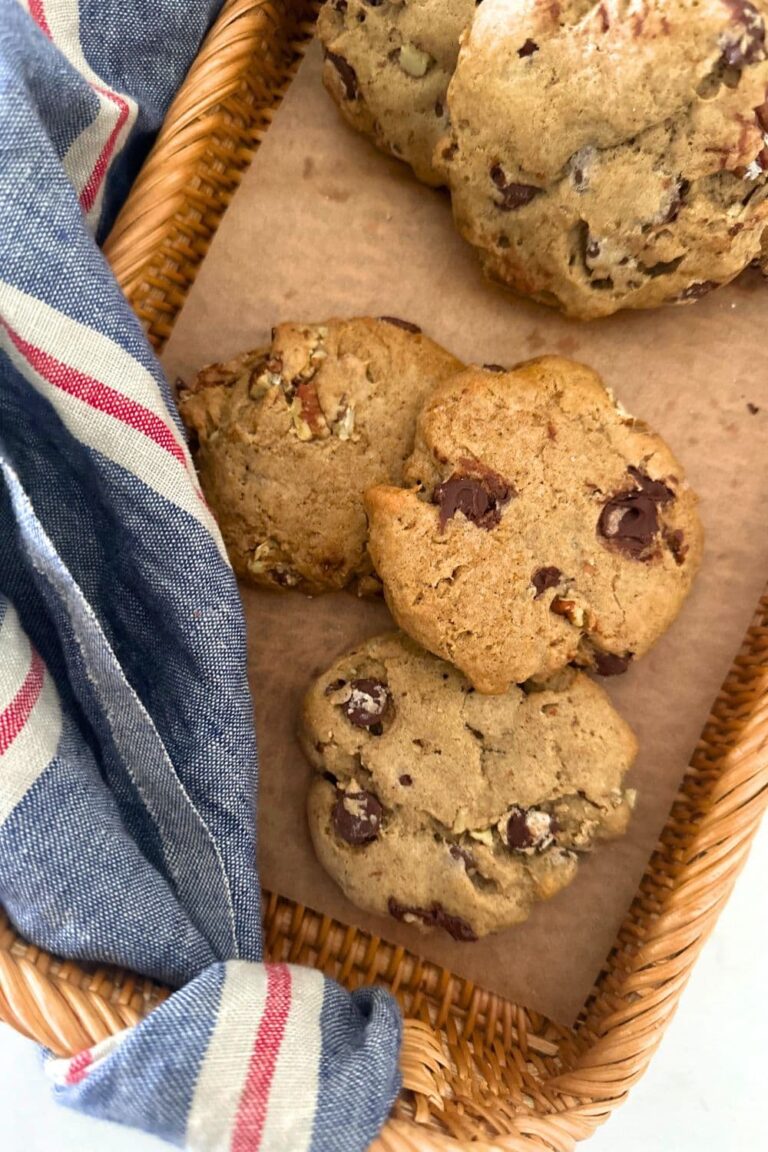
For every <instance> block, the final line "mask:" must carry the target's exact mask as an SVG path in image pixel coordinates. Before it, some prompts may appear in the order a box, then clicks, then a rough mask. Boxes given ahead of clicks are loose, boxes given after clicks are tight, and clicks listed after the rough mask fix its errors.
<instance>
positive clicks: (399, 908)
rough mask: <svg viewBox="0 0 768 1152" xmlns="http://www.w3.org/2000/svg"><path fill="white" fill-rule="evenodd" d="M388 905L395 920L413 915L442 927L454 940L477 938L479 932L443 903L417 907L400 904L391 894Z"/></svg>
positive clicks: (417, 918)
mask: <svg viewBox="0 0 768 1152" xmlns="http://www.w3.org/2000/svg"><path fill="white" fill-rule="evenodd" d="M387 907H388V908H389V914H390V916H394V918H395V920H405V919H406V917H410V916H413V917H415V919H416V920H421V922H422V924H424V925H426V926H427V927H428V928H442V929H443V931H445V932H447V933H448V935H449V936H452V937H453V938H454V940H461V941H463V942H464V943H467V942H471V941H472V940H477V934H476V933H475V930H474V928H473V927H472V925H471V924H468V923H467V921H466V920H462V918H461V917H460V916H451V915H449V913H447V912H446V911H445V909H444V908H443V906H442V904H438V903H437V902H436V901H435V903H433V904H430V906H429V908H416V907H409V906H408V905H407V904H400V903H398V901H397V900H395V898H394V896H390V898H389V901H388V903H387Z"/></svg>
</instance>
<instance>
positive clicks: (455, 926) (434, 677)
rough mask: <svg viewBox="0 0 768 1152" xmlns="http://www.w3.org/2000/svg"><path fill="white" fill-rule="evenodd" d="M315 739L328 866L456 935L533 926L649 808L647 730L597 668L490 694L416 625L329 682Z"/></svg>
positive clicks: (373, 899)
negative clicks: (438, 654) (542, 909)
mask: <svg viewBox="0 0 768 1152" xmlns="http://www.w3.org/2000/svg"><path fill="white" fill-rule="evenodd" d="M301 736H302V744H303V747H304V749H305V751H306V755H307V756H308V758H309V760H310V762H311V763H312V765H313V767H314V768H315V769H316V771H317V773H318V776H317V778H316V779H315V780H314V782H313V783H312V785H311V787H310V792H309V798H308V813H309V827H310V831H311V834H312V840H313V843H314V846H315V851H316V853H317V856H318V858H319V860H320V862H321V864H322V865H323V867H324V868H325V869H326V871H327V872H328V873H329V874H330V875H331V877H332V878H333V879H334V880H335V881H336V883H337V884H338V885H339V886H340V887H341V888H342V890H343V891H344V893H345V894H346V895H347V896H348V897H349V899H350V900H351V901H352V902H353V903H354V904H357V905H358V906H359V907H360V908H365V909H366V910H368V911H370V912H376V913H379V914H381V915H387V914H388V915H390V916H394V917H395V918H396V919H398V920H405V921H407V922H408V923H414V924H417V925H419V926H422V927H434V928H442V929H443V930H445V931H446V932H448V933H449V934H450V935H451V936H453V937H454V938H455V939H457V940H475V939H477V938H478V937H480V936H485V935H487V934H488V933H490V932H498V931H500V930H501V929H503V928H507V927H509V926H510V925H512V924H517V923H519V922H520V921H522V920H525V919H526V917H527V916H528V915H529V913H530V911H531V907H532V905H533V903H534V902H535V901H537V900H546V899H548V898H549V897H551V896H554V895H555V893H557V892H559V891H560V889H561V888H563V887H565V885H566V884H569V883H570V881H571V880H572V879H573V878H574V876H575V874H576V871H577V869H578V860H579V856H580V855H581V854H582V853H585V852H588V851H589V850H590V849H591V848H592V847H593V846H594V844H595V842H596V841H598V840H600V839H603V838H607V837H610V836H616V835H620V834H621V833H622V832H623V831H624V830H625V828H626V825H627V821H628V819H629V815H630V812H631V809H632V805H633V803H634V792H632V791H631V790H628V789H625V788H624V783H623V782H624V776H625V774H626V772H627V770H628V769H629V768H630V766H631V764H632V762H633V760H634V757H635V754H636V744H635V738H634V736H633V734H632V732H631V730H630V729H629V728H628V727H627V725H626V724H625V723H624V721H623V720H622V719H621V717H620V716H618V715H617V713H616V712H615V710H614V709H613V707H612V706H611V703H610V701H609V700H608V697H607V696H606V694H605V692H604V691H603V690H602V688H600V687H599V686H598V685H597V684H596V683H594V682H593V681H592V680H590V679H589V677H588V676H586V675H585V674H584V673H583V672H577V671H575V670H573V669H569V670H567V671H566V672H564V673H561V674H560V676H559V677H558V678H557V679H556V680H554V681H552V682H551V683H550V684H546V685H539V686H533V685H528V686H525V687H524V688H519V687H517V686H515V687H513V688H512V689H510V691H509V692H508V693H506V695H504V696H501V697H497V698H491V697H488V696H481V695H480V694H479V693H477V692H475V691H474V689H473V688H472V685H471V684H470V683H469V681H468V680H467V679H465V677H464V676H462V675H461V673H460V672H458V671H457V670H456V669H455V668H453V667H451V665H450V664H446V663H444V662H443V661H442V660H438V659H436V658H435V657H434V656H430V655H429V654H428V653H426V652H424V650H423V649H421V648H419V647H418V645H417V644H415V643H414V642H413V641H412V640H409V639H408V638H407V637H405V636H403V635H402V634H401V633H390V634H387V635H384V636H378V637H376V638H375V639H373V640H368V641H367V642H366V643H364V644H362V645H361V646H360V647H359V648H356V649H355V650H354V651H352V652H349V653H348V654H347V655H345V656H343V657H342V658H341V659H340V660H337V661H336V662H335V663H334V664H333V666H332V667H331V668H329V669H328V671H327V672H325V673H324V674H323V675H322V676H320V677H319V678H318V680H317V681H316V682H315V683H314V684H313V685H312V687H311V689H310V691H309V693H308V695H307V697H306V700H305V703H304V710H303V716H302V731H301Z"/></svg>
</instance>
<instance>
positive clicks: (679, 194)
mask: <svg viewBox="0 0 768 1152" xmlns="http://www.w3.org/2000/svg"><path fill="white" fill-rule="evenodd" d="M690 188H691V182H690V180H683V179H680V180H678V182H677V187H676V188H675V191H674V193H673V195H672V202H671V203H670V205H669V211H668V212H667V214H666V216H665V217H664V219H663V220H662V221H661V223H662V224H672V223H673V222H674V221H675V220H677V218H678V216H679V215H680V209H681V208H682V206H683V201H684V200H685V198H686V196H687V195H688V193H689V191H690Z"/></svg>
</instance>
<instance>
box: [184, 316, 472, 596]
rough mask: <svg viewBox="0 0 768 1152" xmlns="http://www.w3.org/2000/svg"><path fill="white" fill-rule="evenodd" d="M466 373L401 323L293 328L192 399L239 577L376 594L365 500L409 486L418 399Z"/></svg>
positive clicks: (206, 479)
mask: <svg viewBox="0 0 768 1152" xmlns="http://www.w3.org/2000/svg"><path fill="white" fill-rule="evenodd" d="M462 367H463V365H462V364H461V363H460V362H459V361H458V360H456V359H455V358H454V357H453V356H451V355H450V354H449V353H448V352H446V351H445V350H444V349H443V348H441V347H439V345H437V344H435V343H434V342H433V341H431V340H429V339H428V338H427V337H426V336H424V335H423V334H422V333H421V331H420V329H418V328H417V327H416V326H415V325H413V324H410V323H408V322H407V321H403V320H399V319H397V318H396V317H389V318H382V319H369V318H360V319H352V320H329V321H328V322H327V323H325V324H294V323H287V324H281V325H279V327H278V328H276V329H275V331H274V337H273V340H272V344H271V347H270V348H269V349H266V350H264V349H262V350H257V351H254V352H248V353H246V354H245V355H243V356H241V357H238V358H237V359H235V360H232V361H229V362H228V363H225V364H212V365H210V366H209V367H208V368H205V369H204V370H203V371H202V372H201V373H200V374H199V375H198V377H197V379H196V380H195V382H194V383H193V384H192V385H191V386H190V387H188V388H182V389H180V395H179V410H180V412H181V416H182V419H183V420H184V423H185V425H186V426H187V428H188V429H189V430H190V432H191V434H192V440H193V445H192V447H193V453H194V457H195V463H196V465H197V469H198V472H199V475H200V482H201V484H202V487H203V491H204V492H205V495H206V498H207V500H208V502H209V504H210V505H211V508H212V510H213V513H214V515H215V516H216V519H217V521H218V523H219V527H220V528H221V532H222V535H223V537H224V542H225V544H226V545H227V550H228V552H229V555H230V559H231V561H232V565H233V567H234V569H235V571H236V572H237V574H238V575H239V576H241V577H243V578H245V579H248V580H251V581H253V582H255V583H258V584H264V585H267V586H269V587H273V588H298V589H300V590H301V591H304V592H310V593H311V592H323V591H331V590H334V589H340V588H344V587H347V586H348V585H356V587H357V589H358V591H361V592H372V591H375V590H376V589H377V588H378V584H377V582H376V580H375V579H374V577H373V576H372V574H371V566H370V561H369V559H368V556H367V553H366V548H365V538H366V517H365V511H364V508H363V492H364V491H365V489H366V488H367V487H369V486H370V485H372V484H377V483H381V482H382V481H386V480H387V479H390V480H393V481H395V482H398V481H399V479H400V478H401V474H402V466H403V461H404V460H405V458H406V457H407V455H408V453H409V452H410V451H411V448H412V446H413V434H414V425H415V420H416V413H417V411H418V407H419V405H420V403H421V402H422V401H423V400H424V399H425V398H426V396H427V395H428V393H429V392H430V390H431V389H432V388H433V387H434V385H435V384H437V383H438V382H439V381H442V380H444V379H445V378H446V377H447V376H449V375H451V374H452V373H454V372H456V371H457V370H458V369H460V368H462Z"/></svg>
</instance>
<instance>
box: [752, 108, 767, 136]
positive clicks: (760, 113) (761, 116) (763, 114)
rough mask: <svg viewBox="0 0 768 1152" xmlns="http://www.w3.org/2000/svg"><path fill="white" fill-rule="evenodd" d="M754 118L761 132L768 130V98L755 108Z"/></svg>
mask: <svg viewBox="0 0 768 1152" xmlns="http://www.w3.org/2000/svg"><path fill="white" fill-rule="evenodd" d="M755 119H756V120H757V123H758V124H759V126H760V127H761V128H762V130H763V132H768V100H766V101H765V103H764V104H761V105H760V107H759V108H755Z"/></svg>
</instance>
